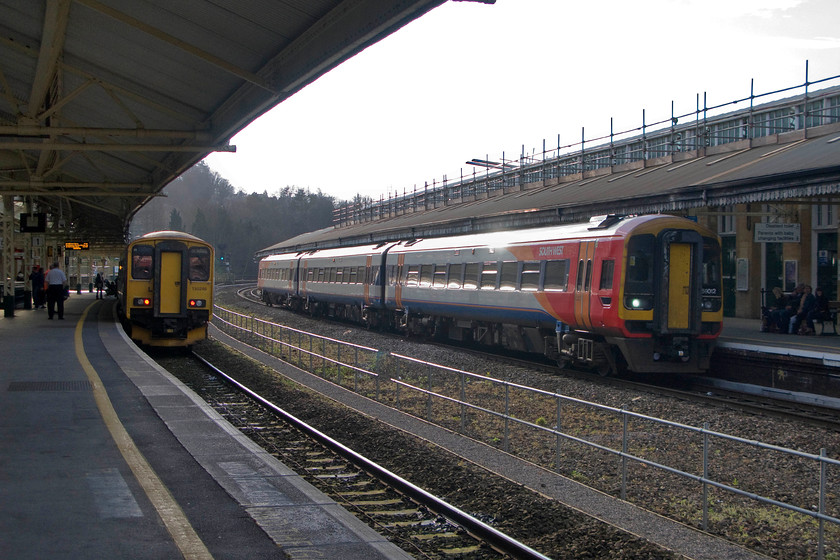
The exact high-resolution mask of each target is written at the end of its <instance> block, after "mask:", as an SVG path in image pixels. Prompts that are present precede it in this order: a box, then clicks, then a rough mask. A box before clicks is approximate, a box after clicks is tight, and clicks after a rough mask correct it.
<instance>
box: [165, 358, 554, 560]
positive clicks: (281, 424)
mask: <svg viewBox="0 0 840 560" xmlns="http://www.w3.org/2000/svg"><path fill="white" fill-rule="evenodd" d="M172 360H173V359H171V358H170V359H169V360H167V361H166V363H165V366H166V367H167V368H168V369H169V370H170V371H172V372H173V373H174V374H175V375H177V376H178V377H179V378H181V380H182V381H183V382H184V383H186V384H187V385H188V386H190V388H191V389H193V391H195V392H196V393H197V394H199V395H200V396H201V397H202V398H203V399H204V400H205V401H207V402H208V403H209V404H210V405H211V406H212V407H213V408H214V409H215V410H216V411H217V412H219V413H220V414H221V415H222V416H223V417H224V418H225V419H227V420H228V422H230V423H231V424H232V425H233V426H235V427H237V428H238V429H239V430H241V431H242V432H243V433H244V434H246V435H247V436H248V437H250V438H251V439H253V440H254V441H255V442H256V443H257V444H259V445H260V446H261V447H262V448H264V449H265V450H266V451H268V452H269V453H271V454H272V455H274V456H275V457H277V458H278V459H279V460H280V461H282V462H283V463H284V464H286V465H287V466H289V467H290V468H292V469H293V470H295V471H296V472H297V473H298V474H299V475H301V476H303V477H304V478H306V479H307V481H308V482H310V483H311V484H313V486H316V487H317V488H318V489H319V490H321V491H322V492H324V493H325V494H327V495H328V496H330V497H331V498H332V499H334V500H336V501H337V502H338V503H341V504H343V505H344V506H345V508H346V509H348V510H349V511H351V512H352V513H354V514H355V515H356V516H358V517H360V518H361V519H363V520H364V521H365V522H366V523H368V524H369V525H370V526H372V527H374V528H375V529H376V530H377V531H379V532H380V533H381V534H383V535H384V536H386V538H388V539H389V540H391V541H392V542H394V543H395V544H397V545H398V546H401V547H402V548H403V549H405V550H406V551H408V552H409V553H411V554H413V555H416V556H418V557H421V558H453V557H455V558H459V559H464V560H473V559H474V560H485V559H496V558H522V559H528V560H530V559H535V560H536V559H546V558H547V557H546V556H544V555H542V554H540V553H539V552H537V551H535V550H533V549H531V548H529V547H527V546H526V545H524V544H522V543H520V542H518V541H516V540H515V539H513V538H511V537H508V536H507V535H505V534H504V533H502V532H501V531H498V530H496V529H495V528H493V527H492V526H490V525H488V524H487V523H485V522H483V521H481V520H479V519H476V518H475V517H473V516H471V515H469V514H467V513H465V512H463V511H461V510H460V509H458V508H456V507H454V506H452V505H450V504H448V503H447V502H445V501H444V500H441V499H440V498H437V497H436V496H434V495H432V494H430V493H429V492H426V491H425V490H423V489H421V488H419V487H417V486H415V485H413V484H411V483H409V482H408V481H406V480H404V479H402V478H401V477H399V476H397V475H395V474H394V473H392V472H391V471H389V470H388V469H386V468H384V467H382V466H380V465H378V464H376V463H375V462H373V461H370V460H368V459H366V458H365V457H363V456H361V455H360V454H358V453H356V452H354V451H353V450H351V449H349V448H348V447H346V446H344V445H342V444H341V443H339V442H337V441H335V440H334V439H332V438H330V437H328V436H326V435H325V434H323V433H321V432H320V431H318V430H317V429H315V428H313V427H312V426H310V425H309V424H307V423H305V422H303V421H301V420H299V419H298V418H295V417H294V416H293V415H291V414H289V413H288V412H286V411H284V410H283V409H281V408H280V407H278V406H276V405H275V404H273V403H272V402H271V400H270V399H268V398H265V397H263V396H262V395H260V394H258V393H256V392H255V391H253V390H251V389H249V388H247V387H246V386H245V385H243V384H242V383H240V382H239V381H237V380H236V379H235V378H234V377H233V376H231V375H229V374H228V373H225V372H223V371H222V370H221V369H219V368H217V367H216V366H214V365H213V364H211V363H210V362H209V361H207V360H205V359H204V358H202V357H201V356H199V355H194V357H193V358H188V357H180V358H175V360H176V361H172ZM199 362H200V363H199ZM173 370H174V371H173Z"/></svg>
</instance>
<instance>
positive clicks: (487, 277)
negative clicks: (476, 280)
mask: <svg viewBox="0 0 840 560" xmlns="http://www.w3.org/2000/svg"><path fill="white" fill-rule="evenodd" d="M498 274H499V263H497V262H486V263H484V266H483V267H482V268H481V282H480V284H481V285H480V287H481V289H482V290H495V289H496V277H497V276H498Z"/></svg>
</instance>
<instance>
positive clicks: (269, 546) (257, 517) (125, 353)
mask: <svg viewBox="0 0 840 560" xmlns="http://www.w3.org/2000/svg"><path fill="white" fill-rule="evenodd" d="M65 303H66V306H65V320H63V321H59V320H52V321H50V320H47V312H46V310H45V309H32V310H16V311H15V314H14V317H3V318H2V319H0V450H2V451H1V452H0V556H2V557H4V558H51V559H60V558H67V559H70V558H72V559H77V558H139V559H144V558H148V559H160V558H178V557H184V558H196V559H201V558H216V559H222V558H343V559H352V558H358V559H362V558H363V559H365V560H373V559H377V558H382V559H385V558H388V559H391V558H410V556H409V555H408V554H406V553H405V552H403V551H402V550H400V549H399V548H397V547H395V546H394V545H392V544H391V543H389V542H387V541H386V540H385V539H384V538H383V537H382V536H380V535H378V534H377V533H376V532H374V531H373V530H372V529H370V528H368V527H367V526H366V525H364V524H363V523H362V522H361V521H359V520H357V519H356V518H355V517H353V516H352V515H350V514H349V513H347V512H346V511H345V510H344V509H343V508H342V507H340V506H339V505H337V504H336V503H335V502H333V501H332V500H330V499H329V498H327V497H326V496H325V495H323V494H322V493H321V492H319V491H317V490H316V489H314V488H313V487H311V486H310V485H309V484H308V483H306V482H305V481H304V480H302V479H301V478H299V477H298V476H297V475H295V474H294V473H292V472H291V471H290V470H289V469H287V468H286V467H285V466H284V465H282V464H281V463H280V462H278V461H277V460H276V459H274V458H273V457H271V456H270V455H268V454H267V453H266V452H264V451H263V450H262V449H260V448H259V447H257V446H256V445H254V444H253V443H252V442H251V441H250V440H249V439H247V438H246V437H244V436H242V435H241V434H240V433H239V432H238V431H237V430H235V429H233V428H231V427H230V426H229V424H228V423H227V422H225V421H224V420H222V419H221V417H219V416H218V415H217V414H216V413H215V412H214V411H213V410H212V409H210V408H209V407H207V406H206V405H205V404H204V403H203V402H202V401H200V400H198V399H197V398H194V397H191V396H190V395H191V392H190V391H188V390H186V389H185V388H183V386H182V385H181V384H180V383H179V382H178V381H177V380H176V379H174V378H172V377H171V376H170V375H169V374H168V373H167V372H166V371H164V370H162V369H161V368H159V367H158V366H157V365H156V364H154V363H153V362H151V361H150V360H148V359H147V358H146V357H145V356H144V355H143V354H142V353H141V352H139V350H138V349H137V347H136V346H135V345H134V344H133V343H132V342H131V341H129V340H128V339H127V337H125V335H124V334H123V332H122V329H121V328H120V327H119V324H118V322H116V320H115V317H114V312H113V308H114V304H115V300H114V299H113V298H109V299H106V300H97V299H96V298H95V295H94V294H73V295H71V297H70V299H69V300H67V301H66V302H65Z"/></svg>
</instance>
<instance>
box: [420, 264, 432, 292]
mask: <svg viewBox="0 0 840 560" xmlns="http://www.w3.org/2000/svg"><path fill="white" fill-rule="evenodd" d="M434 270H435V269H434V266H433V265H431V264H424V265H421V266H420V285H421V286H425V287H429V286H431V285H432V276H433V275H434Z"/></svg>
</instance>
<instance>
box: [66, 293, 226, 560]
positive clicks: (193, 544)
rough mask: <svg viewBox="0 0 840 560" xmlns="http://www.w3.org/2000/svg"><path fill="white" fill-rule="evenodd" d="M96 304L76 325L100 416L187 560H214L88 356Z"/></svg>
mask: <svg viewBox="0 0 840 560" xmlns="http://www.w3.org/2000/svg"><path fill="white" fill-rule="evenodd" d="M94 305H96V304H95V303H91V304H90V305H89V306H88V307H87V309H85V311H84V313H82V318H81V319H79V322H78V323H76V337H75V345H76V357H77V358H78V360H79V363H80V364H81V366H82V369H84V370H85V373H86V374H87V378H88V380H89V381H90V384H91V385H92V386H93V398H94V400H95V401H96V406H97V407H98V408H99V413H100V414H101V415H102V419H103V420H104V421H105V425H106V426H107V427H108V431H109V432H110V433H111V437H112V438H114V442H115V443H116V444H117V447H118V448H119V450H120V453H122V456H123V458H124V459H125V461H126V463H128V465H129V467H131V470H132V472H133V473H134V476H135V478H136V479H137V482H139V483H140V486H141V487H142V488H143V490H144V491H145V492H146V496H148V497H149V501H151V502H152V505H154V507H155V509H156V510H157V512H158V515H160V518H161V519H162V520H163V523H164V525H166V529H167V530H168V531H169V534H170V535H172V538H173V539H174V541H175V545H176V546H177V547H178V549H179V550H180V551H181V554H183V555H184V558H187V559H196V560H200V559H211V560H212V558H213V556H212V555H211V554H210V551H209V550H207V547H206V546H204V543H203V542H202V541H201V539H200V538H199V536H198V535H197V534H196V532H195V530H194V529H193V527H192V525H190V522H189V521H188V520H187V516H186V515H184V511H183V510H182V509H181V507H180V506H179V505H178V503H177V502H176V501H175V498H173V497H172V494H171V493H170V492H169V490H168V489H167V488H166V486H165V485H164V484H163V482H162V481H161V480H160V478H158V476H157V474H156V473H155V471H154V470H153V469H152V467H151V466H150V465H149V463H148V462H147V461H146V458H145V457H143V454H142V453H140V450H139V449H137V446H136V445H135V444H134V440H132V439H131V436H129V435H128V432H127V431H126V430H125V427H124V426H123V425H122V422H120V419H119V417H118V416H117V413H116V411H115V410H114V407H113V406H112V404H111V399H109V398H108V393H107V391H105V387H104V386H103V385H102V380H101V379H100V378H99V374H98V373H96V370H95V369H94V368H93V366H92V365H91V363H90V361H89V360H88V358H87V355H86V354H85V349H84V346H83V344H82V327H83V326H84V324H85V318H86V317H87V314H88V311H90V309H91V308H92V307H93V306H94Z"/></svg>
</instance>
